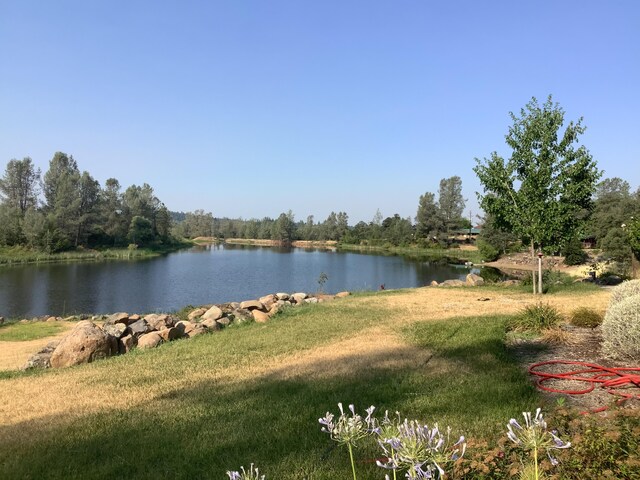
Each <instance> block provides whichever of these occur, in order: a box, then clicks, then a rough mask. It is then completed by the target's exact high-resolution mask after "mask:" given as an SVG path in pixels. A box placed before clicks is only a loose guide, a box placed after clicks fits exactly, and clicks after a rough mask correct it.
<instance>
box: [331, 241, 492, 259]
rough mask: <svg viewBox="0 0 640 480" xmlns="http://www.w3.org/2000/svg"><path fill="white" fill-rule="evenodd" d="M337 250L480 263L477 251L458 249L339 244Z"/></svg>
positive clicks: (480, 257)
mask: <svg viewBox="0 0 640 480" xmlns="http://www.w3.org/2000/svg"><path fill="white" fill-rule="evenodd" d="M338 249H339V250H351V251H359V252H377V253H389V254H393V255H403V256H407V257H411V258H419V259H426V260H437V259H445V260H448V261H457V262H473V263H481V262H482V256H481V255H480V252H478V251H477V250H461V249H459V248H421V247H417V246H410V247H394V246H372V245H368V246H366V245H352V244H346V243H341V244H340V245H339V246H338Z"/></svg>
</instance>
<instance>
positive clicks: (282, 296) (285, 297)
mask: <svg viewBox="0 0 640 480" xmlns="http://www.w3.org/2000/svg"><path fill="white" fill-rule="evenodd" d="M276 298H277V299H278V300H289V294H288V293H284V292H281V293H276Z"/></svg>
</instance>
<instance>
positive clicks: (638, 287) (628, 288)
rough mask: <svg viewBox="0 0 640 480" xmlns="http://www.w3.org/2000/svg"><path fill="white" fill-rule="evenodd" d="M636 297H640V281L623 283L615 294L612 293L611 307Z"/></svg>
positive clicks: (616, 289)
mask: <svg viewBox="0 0 640 480" xmlns="http://www.w3.org/2000/svg"><path fill="white" fill-rule="evenodd" d="M634 295H640V279H638V280H629V281H628V282H623V283H621V284H620V285H618V286H617V287H616V288H614V289H613V292H611V299H610V300H609V307H612V306H613V305H615V304H616V303H620V301H622V300H624V299H625V298H628V297H633V296H634Z"/></svg>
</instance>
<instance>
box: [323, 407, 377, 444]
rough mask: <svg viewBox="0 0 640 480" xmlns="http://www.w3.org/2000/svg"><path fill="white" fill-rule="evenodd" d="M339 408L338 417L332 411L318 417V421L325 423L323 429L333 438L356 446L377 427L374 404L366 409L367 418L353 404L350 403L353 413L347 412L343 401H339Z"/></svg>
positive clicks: (341, 442)
mask: <svg viewBox="0 0 640 480" xmlns="http://www.w3.org/2000/svg"><path fill="white" fill-rule="evenodd" d="M338 408H339V409H340V416H339V417H338V418H337V419H336V417H335V416H334V415H333V414H332V413H330V412H327V414H326V415H325V416H324V417H322V418H319V419H318V422H319V423H320V424H321V425H323V427H322V431H323V432H326V433H328V434H329V436H330V437H331V440H334V441H336V442H338V443H340V444H345V445H351V446H355V444H356V442H357V441H358V440H360V439H362V438H364V437H366V436H367V435H368V434H369V433H371V432H372V431H374V429H375V428H376V422H375V419H374V418H373V412H374V411H375V407H374V406H373V405H372V406H370V407H369V408H367V409H366V412H367V416H366V417H365V418H362V417H361V416H360V415H358V414H357V413H356V411H355V407H354V406H353V405H349V411H350V412H351V415H349V414H348V413H345V411H344V409H343V408H342V403H338Z"/></svg>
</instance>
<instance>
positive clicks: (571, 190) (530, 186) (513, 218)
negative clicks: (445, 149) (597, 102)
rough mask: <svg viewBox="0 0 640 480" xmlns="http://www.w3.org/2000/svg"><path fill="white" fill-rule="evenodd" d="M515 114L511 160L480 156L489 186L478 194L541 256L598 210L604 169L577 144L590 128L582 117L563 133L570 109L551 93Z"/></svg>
mask: <svg viewBox="0 0 640 480" xmlns="http://www.w3.org/2000/svg"><path fill="white" fill-rule="evenodd" d="M510 116H511V119H512V120H513V125H511V127H509V133H508V134H507V136H506V143H507V145H508V146H509V147H510V148H511V150H512V153H511V156H510V157H509V159H508V160H505V159H503V158H502V157H500V156H499V155H498V153H497V152H493V153H492V154H491V158H489V159H487V158H485V159H483V160H480V159H478V158H476V162H477V165H476V166H475V167H474V171H475V173H476V174H477V175H478V178H479V179H480V182H481V183H482V186H483V188H484V195H483V194H480V193H479V194H478V198H479V200H480V206H481V207H482V208H483V209H484V211H485V212H487V213H488V214H490V215H492V216H493V217H494V219H495V221H496V225H497V226H498V227H499V228H502V229H503V230H507V231H512V232H514V233H516V234H517V235H518V236H519V237H520V238H521V239H522V240H523V241H525V242H528V243H529V244H530V245H531V253H532V255H535V249H536V248H542V247H544V246H550V245H552V246H557V247H561V246H562V245H554V243H556V244H557V243H562V242H564V241H568V240H570V239H571V238H573V237H574V236H575V234H576V231H577V230H578V228H579V227H580V226H581V223H582V222H583V221H584V212H585V211H590V210H591V208H592V200H591V196H592V194H593V192H594V191H595V186H596V182H597V181H598V179H599V178H600V175H601V172H600V171H599V170H598V168H597V166H596V162H595V161H594V160H593V158H592V157H591V154H590V153H589V152H588V150H587V149H586V148H585V147H584V146H582V145H580V146H577V148H576V146H575V144H576V143H577V142H578V137H579V136H580V135H581V134H582V133H583V132H584V130H585V127H583V126H582V118H580V119H579V120H578V121H577V122H576V123H574V122H569V124H568V125H567V127H566V128H565V130H564V132H562V131H561V128H562V127H563V125H564V111H563V110H562V108H560V106H559V105H558V104H557V103H553V101H552V98H551V96H549V98H548V99H547V101H546V102H545V103H544V104H543V105H539V104H538V101H537V100H536V99H535V98H532V100H531V101H530V102H529V103H528V104H527V105H526V106H525V107H524V108H523V109H521V111H520V115H519V116H516V115H515V114H514V113H510ZM534 278H535V277H534ZM533 283H534V293H535V281H534V282H533Z"/></svg>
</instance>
